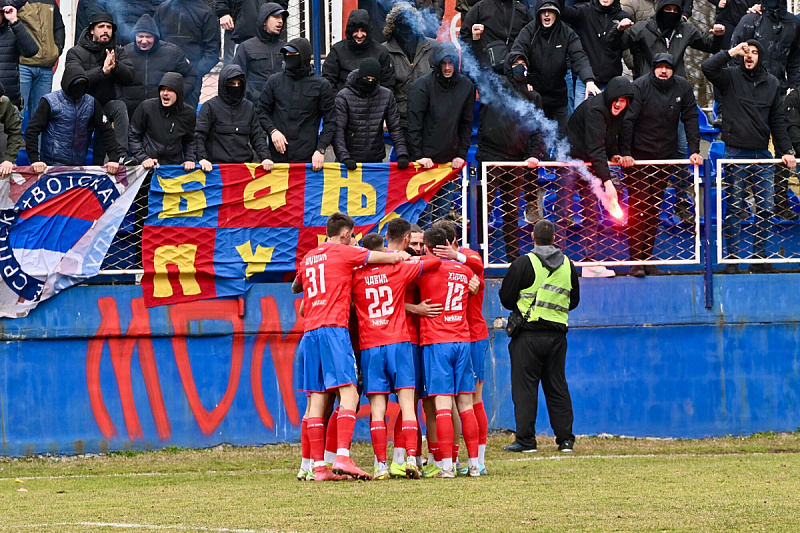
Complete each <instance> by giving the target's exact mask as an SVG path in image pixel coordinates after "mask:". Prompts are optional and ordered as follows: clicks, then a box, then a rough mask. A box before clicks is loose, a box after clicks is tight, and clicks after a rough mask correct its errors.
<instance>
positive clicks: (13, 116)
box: [0, 83, 23, 178]
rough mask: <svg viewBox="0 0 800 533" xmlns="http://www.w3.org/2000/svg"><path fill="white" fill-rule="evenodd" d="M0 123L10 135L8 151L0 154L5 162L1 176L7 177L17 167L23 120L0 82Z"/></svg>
mask: <svg viewBox="0 0 800 533" xmlns="http://www.w3.org/2000/svg"><path fill="white" fill-rule="evenodd" d="M0 124H2V125H3V131H4V132H5V134H6V135H8V140H7V141H6V151H5V153H2V154H0V157H2V159H3V162H2V163H0V177H3V178H5V177H6V176H8V175H9V174H11V171H12V170H14V168H16V163H15V162H16V160H17V154H18V153H19V149H20V148H22V144H23V141H22V121H21V120H20V118H19V112H18V111H17V108H16V107H14V104H12V103H11V100H9V99H8V96H6V95H5V88H4V87H3V84H2V83H0Z"/></svg>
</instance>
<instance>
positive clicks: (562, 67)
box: [509, 17, 594, 109]
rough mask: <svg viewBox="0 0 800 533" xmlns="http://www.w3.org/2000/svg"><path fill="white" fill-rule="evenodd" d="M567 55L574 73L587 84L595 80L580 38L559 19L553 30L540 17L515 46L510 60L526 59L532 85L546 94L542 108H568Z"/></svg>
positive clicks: (522, 32) (523, 30)
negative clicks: (545, 26) (544, 25)
mask: <svg viewBox="0 0 800 533" xmlns="http://www.w3.org/2000/svg"><path fill="white" fill-rule="evenodd" d="M567 55H569V60H570V62H571V65H572V72H573V73H574V74H577V75H578V77H579V78H580V79H581V80H583V81H584V83H585V82H589V81H594V73H593V72H592V67H591V66H590V65H589V58H587V57H586V53H585V52H584V51H583V47H582V46H581V41H580V39H579V38H578V35H577V34H576V33H575V32H574V31H573V30H572V28H570V27H569V26H567V25H566V24H565V23H564V22H562V20H561V17H559V18H558V19H557V20H556V22H555V23H554V24H553V25H552V26H551V27H550V28H544V27H542V24H541V21H540V19H539V18H538V17H537V18H536V19H535V20H534V21H533V22H531V23H529V24H528V25H527V26H525V27H524V28H522V31H521V32H520V34H519V37H517V40H516V41H514V46H512V47H511V53H510V54H509V56H510V59H511V60H512V61H513V60H515V59H516V58H518V57H520V56H521V57H523V58H525V63H526V64H527V65H528V83H530V84H531V85H532V86H533V88H534V90H536V91H537V92H538V93H539V94H540V95H542V107H543V108H544V109H555V108H559V107H564V106H566V105H567V82H566V81H564V76H566V75H567Z"/></svg>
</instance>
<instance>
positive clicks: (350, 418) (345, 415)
mask: <svg viewBox="0 0 800 533" xmlns="http://www.w3.org/2000/svg"><path fill="white" fill-rule="evenodd" d="M338 423H339V431H338V432H337V434H336V435H337V438H336V441H337V442H338V444H337V445H336V446H337V448H344V449H346V450H349V449H350V442H351V441H352V440H353V429H355V427H356V412H355V411H351V410H350V409H343V408H341V407H340V408H339V418H338ZM383 427H384V428H385V427H386V425H385V424H384V426H383ZM383 442H384V443H386V437H385V436H384V437H383ZM384 445H385V444H384Z"/></svg>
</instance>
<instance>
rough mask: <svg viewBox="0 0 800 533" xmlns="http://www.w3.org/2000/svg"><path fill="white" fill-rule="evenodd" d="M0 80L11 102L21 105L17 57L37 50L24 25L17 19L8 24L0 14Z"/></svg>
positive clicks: (28, 55)
mask: <svg viewBox="0 0 800 533" xmlns="http://www.w3.org/2000/svg"><path fill="white" fill-rule="evenodd" d="M0 21H2V22H0V82H2V83H3V85H4V86H5V88H6V96H8V99H9V100H11V103H12V104H14V105H15V106H17V107H22V102H21V99H20V92H19V58H20V56H23V57H33V56H35V55H36V54H37V53H38V52H39V45H38V44H36V41H34V40H33V37H32V36H31V34H30V33H29V32H28V30H26V29H25V25H24V24H23V23H22V22H20V21H19V20H17V22H15V23H14V24H9V23H8V20H6V18H5V17H2V16H0Z"/></svg>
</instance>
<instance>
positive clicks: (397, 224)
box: [386, 218, 411, 242]
mask: <svg viewBox="0 0 800 533" xmlns="http://www.w3.org/2000/svg"><path fill="white" fill-rule="evenodd" d="M406 235H411V223H409V221H408V220H405V219H402V218H395V219H393V220H390V221H389V223H388V224H386V240H388V241H389V242H402V241H403V239H405V238H406Z"/></svg>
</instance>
